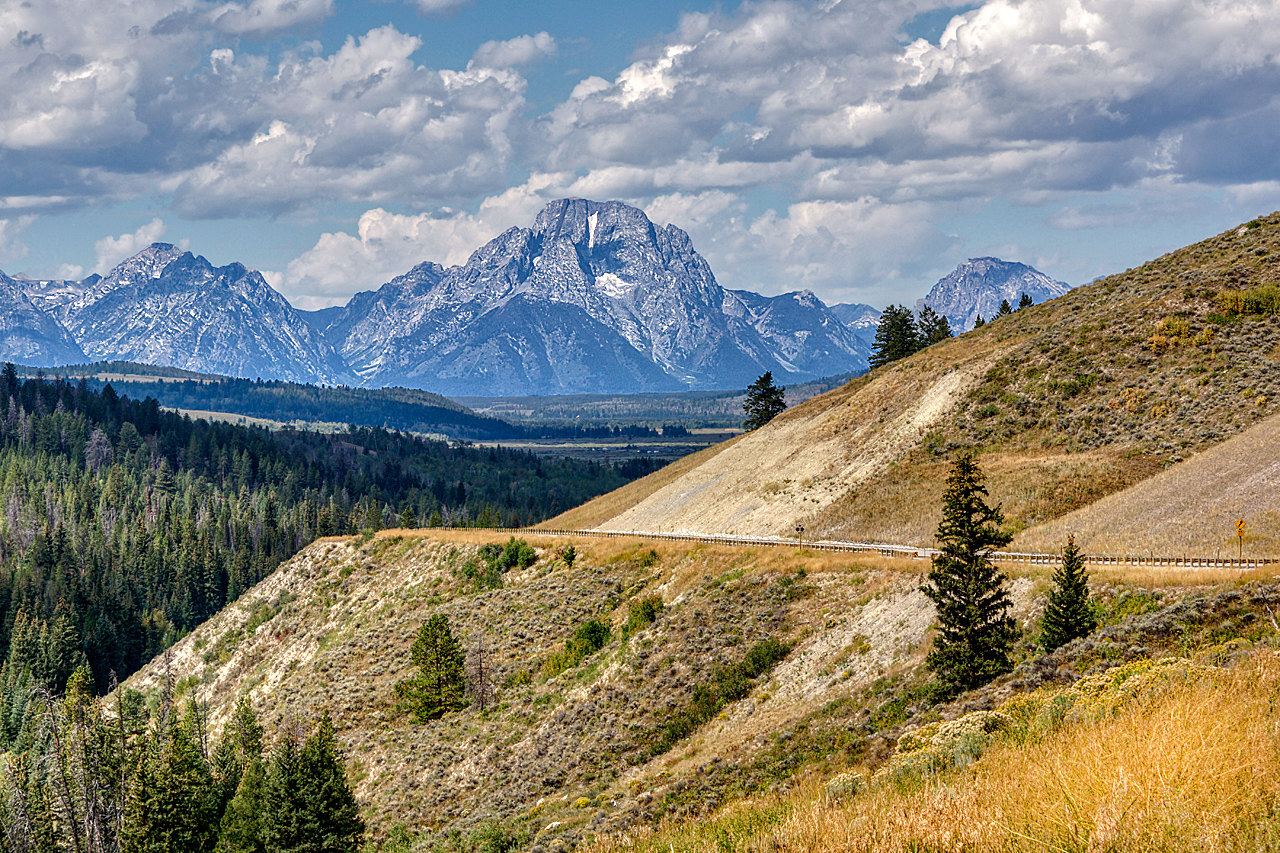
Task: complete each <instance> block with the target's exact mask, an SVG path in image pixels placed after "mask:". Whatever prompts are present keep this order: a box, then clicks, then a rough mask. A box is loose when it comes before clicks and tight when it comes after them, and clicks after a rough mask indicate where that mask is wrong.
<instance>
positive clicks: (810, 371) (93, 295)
mask: <svg viewBox="0 0 1280 853" xmlns="http://www.w3.org/2000/svg"><path fill="white" fill-rule="evenodd" d="M9 281H10V282H12V283H13V284H14V288H11V290H12V291H13V292H12V293H11V294H10V296H9V298H10V299H11V300H12V299H17V300H19V301H20V302H21V305H19V304H18V302H14V306H15V307H14V308H13V309H12V310H11V311H10V312H8V318H9V319H8V322H9V325H10V326H11V327H12V328H13V329H19V328H20V329H21V330H22V336H21V341H19V336H17V333H16V332H13V331H11V332H10V334H9V337H10V339H12V341H13V346H12V347H11V349H12V350H13V352H15V353H21V354H23V359H24V363H31V362H32V360H34V361H35V362H36V363H38V364H39V365H40V366H54V365H56V364H59V363H66V362H68V361H71V362H77V361H86V360H95V359H101V360H120V361H133V362H142V363H147V364H154V365H159V366H166V367H176V368H182V369H186V370H192V371H197V372H201V373H216V374H222V375H227V376H236V377H245V378H258V377H261V378H263V379H280V380H287V381H293V382H303V383H306V382H312V383H321V384H337V383H349V384H358V385H363V386H366V387H386V386H404V387H409V388H419V389H426V390H430V391H435V392H439V393H445V394H467V395H490V396H492V395H513V394H566V393H620V392H631V393H634V392H658V391H662V392H666V391H685V390H707V389H716V390H720V389H733V388H741V387H745V386H746V385H747V384H749V383H750V382H752V381H754V380H755V379H756V378H757V377H758V376H759V375H760V374H761V373H763V372H765V371H772V372H773V374H774V376H775V378H776V379H777V380H779V381H781V382H784V383H788V384H794V383H798V382H805V381H808V380H812V379H817V378H820V377H824V376H832V375H836V374H843V373H851V372H857V371H860V370H863V369H865V368H866V366H867V356H868V354H869V352H870V347H869V340H868V339H867V338H866V337H859V335H858V334H857V329H856V328H855V329H852V330H851V329H850V328H848V327H847V326H846V325H845V324H844V323H842V322H841V321H840V319H839V317H838V316H837V315H836V313H834V312H833V311H832V310H831V309H829V308H828V307H827V306H826V305H824V304H823V303H822V301H821V300H820V299H818V298H817V297H816V296H814V295H813V294H812V293H810V292H809V291H800V292H794V293H786V294H783V295H781V296H774V297H766V296H761V295H760V294H757V293H751V292H748V291H735V290H726V289H725V288H723V287H721V286H720V285H719V284H718V283H717V282H716V279H715V275H714V274H713V273H712V271H711V267H710V266H709V265H708V264H707V262H706V260H705V259H704V258H703V257H702V256H701V255H699V254H698V252H697V251H696V250H695V249H694V247H693V243H692V241H691V240H690V239H689V235H688V234H686V233H685V232H684V231H682V230H680V229H679V228H677V227H676V226H674V225H665V226H657V225H655V224H654V223H652V222H650V221H649V218H648V217H647V216H646V215H645V214H644V212H643V211H641V210H639V209H637V208H634V207H630V206H628V205H625V204H622V203H620V202H594V201H587V200H585V199H562V200H560V201H555V202H552V203H551V204H549V205H547V207H546V208H545V209H543V211H542V212H541V213H540V214H539V215H538V217H537V219H536V220H535V221H534V222H533V224H532V227H530V228H511V229H509V230H508V231H506V232H505V233H503V234H501V235H499V236H498V237H497V238H495V239H494V240H492V241H490V242H489V243H488V244H486V245H485V246H483V247H481V248H480V249H478V250H476V252H475V253H473V254H472V256H471V258H470V259H469V260H468V261H467V263H466V264H464V265H462V266H454V267H450V268H447V269H446V268H444V267H442V266H440V265H439V264H435V263H429V262H428V263H422V264H419V265H418V266H416V267H414V268H413V269H412V270H410V271H409V272H407V273H405V274H404V275H402V276H399V277H397V278H395V279H393V280H392V281H390V282H388V283H387V284H385V285H383V286H382V287H381V288H379V289H378V290H376V291H369V292H364V293H359V294H356V295H355V296H354V297H353V298H352V299H351V301H350V302H349V303H348V304H347V305H346V306H344V307H342V308H326V309H323V310H320V311H307V312H303V311H298V310H296V309H294V308H293V307H292V306H291V305H290V304H289V303H288V302H287V301H286V300H285V299H284V297H283V296H281V295H280V294H279V293H277V292H276V291H274V290H272V289H271V287H270V286H269V285H268V284H267V283H266V281H265V280H264V279H263V277H262V276H261V275H260V274H259V273H257V272H255V271H253V270H250V269H246V268H245V267H244V266H243V265H241V264H238V263H233V264H229V265H227V266H224V267H214V266H213V265H212V264H210V263H209V261H207V260H206V259H204V258H203V257H199V256H195V255H192V254H191V253H189V252H184V251H182V250H180V249H178V248H176V247H174V246H172V245H170V244H167V243H156V244H153V245H152V246H150V247H148V248H147V249H145V250H143V251H142V252H139V253H138V254H137V255H135V256H133V257H132V258H129V259H128V260H126V261H124V262H123V263H121V264H120V265H119V266H117V267H116V268H115V269H113V270H111V272H110V273H108V274H107V275H106V276H96V275H95V276H90V277H89V278H86V279H84V280H83V281H33V280H19V281H16V282H15V281H14V280H12V279H10V280H9ZM15 294H16V295H15ZM869 310H872V311H874V309H869ZM59 329H61V330H62V331H61V332H60V331H59ZM37 342H41V343H37ZM68 345H70V349H68V348H67V347H68ZM59 347H61V349H59Z"/></svg>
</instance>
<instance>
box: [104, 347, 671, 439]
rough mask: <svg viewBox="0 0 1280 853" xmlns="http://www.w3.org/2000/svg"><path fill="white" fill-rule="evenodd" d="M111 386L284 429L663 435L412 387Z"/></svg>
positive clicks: (474, 435)
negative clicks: (536, 417) (500, 409)
mask: <svg viewBox="0 0 1280 853" xmlns="http://www.w3.org/2000/svg"><path fill="white" fill-rule="evenodd" d="M91 366H92V367H98V365H91ZM102 367H103V368H111V369H118V370H121V371H123V372H125V373H127V372H128V371H129V369H130V366H129V365H128V364H105V365H102ZM138 369H143V368H138ZM145 369H147V370H148V371H149V370H151V369H152V368H150V367H147V368H145ZM87 382H88V384H89V387H90V388H97V389H101V388H103V387H105V385H106V384H108V383H103V382H101V381H99V380H96V379H94V378H92V377H88V378H87ZM110 384H111V385H112V386H113V388H114V389H115V391H116V393H117V394H124V395H126V396H131V397H134V398H135V399H138V398H143V397H148V396H150V397H153V398H154V399H155V400H156V401H157V402H159V403H160V405H162V406H167V407H169V408H174V409H189V410H194V411H208V412H232V413H235V414H238V415H245V416H246V417H252V418H264V419H267V420H273V421H281V422H283V423H292V422H294V421H301V422H304V423H342V424H347V423H354V424H363V425H366V426H380V427H383V428H385V429H390V430H404V431H406V432H416V433H423V434H440V435H447V436H449V437H451V438H455V439H468V440H502V439H540V438H564V439H573V438H618V437H632V436H633V437H654V436H657V435H659V434H660V433H659V431H658V430H656V429H653V428H651V427H647V426H643V425H625V426H610V425H600V424H569V423H564V424H513V423H510V422H508V421H505V420H502V419H500V418H495V417H489V416H486V415H479V414H476V413H475V412H472V411H471V410H469V409H467V408H465V407H463V406H460V405H458V404H457V403H454V402H453V401H452V400H449V399H447V398H445V397H441V396H440V395H439V394H433V393H431V392H428V391H419V390H416V389H412V388H349V387H347V386H336V387H331V386H321V385H311V384H301V383H297V382H286V381H284V380H279V379H271V380H263V379H256V380H254V379H236V378H232V377H210V378H208V379H190V378H185V377H175V378H168V379H165V380H164V381H160V382H151V381H139V380H130V379H127V378H121V379H115V380H113V381H112V382H111V383H110Z"/></svg>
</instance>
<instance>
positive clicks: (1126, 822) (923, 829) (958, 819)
mask: <svg viewBox="0 0 1280 853" xmlns="http://www.w3.org/2000/svg"><path fill="white" fill-rule="evenodd" d="M1230 658H1236V659H1237V660H1238V662H1237V663H1236V664H1235V665H1233V666H1216V665H1213V664H1214V663H1215V662H1216V663H1221V662H1223V661H1225V660H1227V659H1230ZM1277 768H1280V653H1277V652H1275V651H1273V650H1269V649H1260V650H1257V651H1252V652H1251V651H1249V650H1247V643H1245V642H1244V641H1234V642H1233V643H1228V644H1226V646H1223V647H1218V649H1216V650H1214V651H1212V652H1210V653H1205V654H1202V655H1200V656H1198V657H1197V658H1196V659H1195V660H1188V659H1185V658H1182V659H1166V660H1164V661H1160V662H1151V661H1139V662H1136V663H1132V664H1127V665H1125V666H1122V667H1118V668H1115V669H1112V670H1110V671H1108V672H1106V673H1103V674H1101V675H1098V676H1092V677H1089V678H1085V679H1082V680H1081V681H1080V682H1078V683H1077V684H1075V685H1073V686H1072V687H1070V688H1042V689H1041V690H1038V691H1035V692H1034V693H1031V694H1023V695H1020V696H1016V697H1014V698H1013V699H1011V700H1009V701H1007V702H1005V703H1004V704H1003V705H1002V706H1000V707H999V708H998V709H997V710H996V711H994V712H992V711H979V712H975V713H971V714H969V715H966V716H964V717H961V718H960V719H958V720H956V721H952V722H950V723H933V724H930V725H928V726H925V727H922V728H921V729H918V730H917V731H916V732H915V733H912V734H908V735H906V736H904V737H903V738H902V739H901V740H900V741H899V745H898V751H897V752H896V753H895V754H894V755H893V756H892V757H891V758H890V759H889V760H888V761H887V762H885V763H884V764H883V765H882V766H881V767H880V768H878V769H877V770H876V772H875V773H874V774H871V773H868V772H865V771H863V772H858V771H855V772H853V773H845V774H841V776H838V777H836V778H835V779H833V780H825V784H824V780H822V779H819V778H815V777H811V778H808V779H806V780H804V781H802V782H799V783H798V784H797V785H796V786H795V787H794V788H793V789H791V790H790V791H788V792H785V793H778V794H772V795H769V796H765V797H761V798H754V799H747V800H742V801H739V802H736V803H734V804H731V805H730V806H728V807H726V808H725V809H723V810H721V811H720V812H718V813H717V814H716V815H714V816H713V817H710V818H708V819H706V820H704V821H702V822H698V823H690V822H683V823H678V824H676V823H669V824H665V825H661V826H659V827H658V828H656V829H641V830H638V831H635V832H633V833H631V834H626V835H616V836H613V837H609V838H605V839H602V840H600V841H599V842H598V843H597V844H596V846H595V850H597V851H599V853H678V851H718V853H724V851H735V850H788V851H813V853H826V851H832V852H833V853H834V851H988V850H990V851H1041V850H1061V851H1094V850H1106V851H1111V850H1115V851H1120V850H1124V851H1130V850H1142V851H1237V850H1239V851H1245V850H1250V851H1268V850H1280V774H1278V773H1277V772H1276V771H1277Z"/></svg>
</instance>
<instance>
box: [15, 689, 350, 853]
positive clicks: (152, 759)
mask: <svg viewBox="0 0 1280 853" xmlns="http://www.w3.org/2000/svg"><path fill="white" fill-rule="evenodd" d="M32 692H33V703H32V707H33V712H32V714H31V716H30V717H29V719H28V720H27V722H26V723H25V724H24V725H23V727H22V733H21V737H20V738H19V739H18V741H17V742H16V743H15V744H14V745H13V746H12V747H10V751H9V752H10V754H9V757H8V761H7V773H6V777H7V778H6V784H5V785H4V786H3V788H0V830H2V831H3V832H2V834H0V849H2V850H5V851H15V853H17V851H23V853H28V851H29V853H62V851H67V853H213V851H214V850H217V851H220V853H264V852H265V851H267V850H271V851H291V853H302V851H317V853H318V851H326V853H355V851H356V850H357V849H359V845H360V843H361V840H362V838H363V835H364V822H363V820H362V819H361V817H360V814H359V810H358V807H357V804H356V801H355V797H354V795H353V793H352V791H351V788H350V786H349V784H348V782H347V779H346V771H345V767H344V756H343V754H342V750H341V749H340V747H339V746H338V743H337V739H336V737H335V733H334V727H333V723H332V721H331V720H330V718H329V717H328V715H327V714H326V715H325V716H324V717H323V718H322V719H321V720H320V721H319V723H318V724H317V725H315V726H314V727H313V728H312V730H311V731H310V732H309V733H308V732H306V731H305V730H304V729H302V728H300V727H298V726H296V725H293V726H288V727H286V729H285V730H284V731H281V732H278V733H277V735H276V737H275V739H274V740H275V745H274V748H272V749H270V750H268V749H267V745H266V732H265V730H264V729H263V727H262V726H261V725H260V724H259V722H258V719H257V716H256V715H255V714H254V712H253V709H252V707H251V705H250V704H249V701H248V699H247V698H243V697H242V698H241V700H240V703H239V704H238V706H237V707H236V710H235V713H234V715H233V716H232V719H231V721H230V722H229V724H228V725H227V727H226V731H225V732H224V735H223V737H222V738H221V740H219V741H218V742H216V743H214V742H213V741H212V738H211V737H210V733H209V731H208V728H207V725H206V720H205V718H204V714H203V711H202V709H201V708H200V707H199V706H196V705H191V704H189V705H187V707H186V708H185V711H184V712H182V713H179V709H178V708H177V707H175V706H174V704H173V702H172V685H171V684H168V683H166V689H165V691H164V693H163V695H162V696H160V697H158V702H157V703H156V705H155V706H154V707H153V708H149V707H148V704H147V702H146V700H145V698H144V697H143V696H142V695H141V694H140V693H138V692H136V691H132V690H125V689H121V690H120V691H118V692H117V693H116V695H115V696H114V697H113V699H112V700H111V701H109V702H108V701H106V700H102V699H97V698H95V697H94V696H93V693H92V690H91V684H90V679H89V674H88V671H87V670H86V669H85V668H83V667H81V668H79V669H77V670H76V672H75V673H74V674H73V675H72V677H71V678H70V679H69V680H68V682H67V690H66V693H65V695H64V696H62V697H61V698H55V697H54V696H53V694H51V693H50V692H49V691H48V690H46V689H44V688H35V689H34V690H33V691H32Z"/></svg>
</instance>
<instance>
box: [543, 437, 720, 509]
mask: <svg viewBox="0 0 1280 853" xmlns="http://www.w3.org/2000/svg"><path fill="white" fill-rule="evenodd" d="M741 438H742V436H736V437H734V438H731V439H729V440H728V441H722V442H720V443H719V444H715V445H712V446H711V447H708V448H705V449H703V450H699V451H698V452H697V453H691V454H689V455H688V456H684V457H682V458H680V459H677V460H676V461H674V462H672V463H671V464H670V465H667V466H665V467H663V468H661V469H659V470H657V471H654V472H653V473H652V474H650V475H649V476H647V477H641V478H640V479H639V480H635V481H634V482H631V483H627V485H625V486H623V487H622V488H620V489H614V490H613V491H612V492H609V493H608V494H606V495H601V496H600V497H598V498H593V499H592V500H589V501H587V502H586V503H585V504H583V505H582V506H579V507H574V508H573V509H571V510H569V511H568V512H562V513H560V514H559V515H557V516H556V517H555V518H550V519H547V520H546V521H544V522H542V523H541V524H539V525H538V527H541V528H543V529H544V530H590V529H592V528H595V527H599V526H600V525H601V524H603V523H605V522H606V521H608V520H609V519H611V518H613V517H614V516H616V515H618V514H619V513H621V512H623V511H624V510H626V509H629V508H630V507H633V506H635V505H636V504H638V503H640V501H642V500H644V499H645V498H647V497H649V496H650V495H652V494H653V493H654V492H656V491H658V490H659V489H661V488H662V487H664V486H666V485H668V484H670V483H674V482H675V481H676V480H678V479H680V478H681V477H682V476H684V475H685V474H687V473H688V472H689V471H692V470H693V469H694V468H697V467H698V466H699V465H701V464H702V463H703V462H706V461H707V460H709V459H711V458H712V457H714V456H716V455H718V454H719V453H720V452H721V451H723V450H725V449H727V448H729V447H732V446H733V445H734V444H735V443H737V442H738V440H739V439H741Z"/></svg>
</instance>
